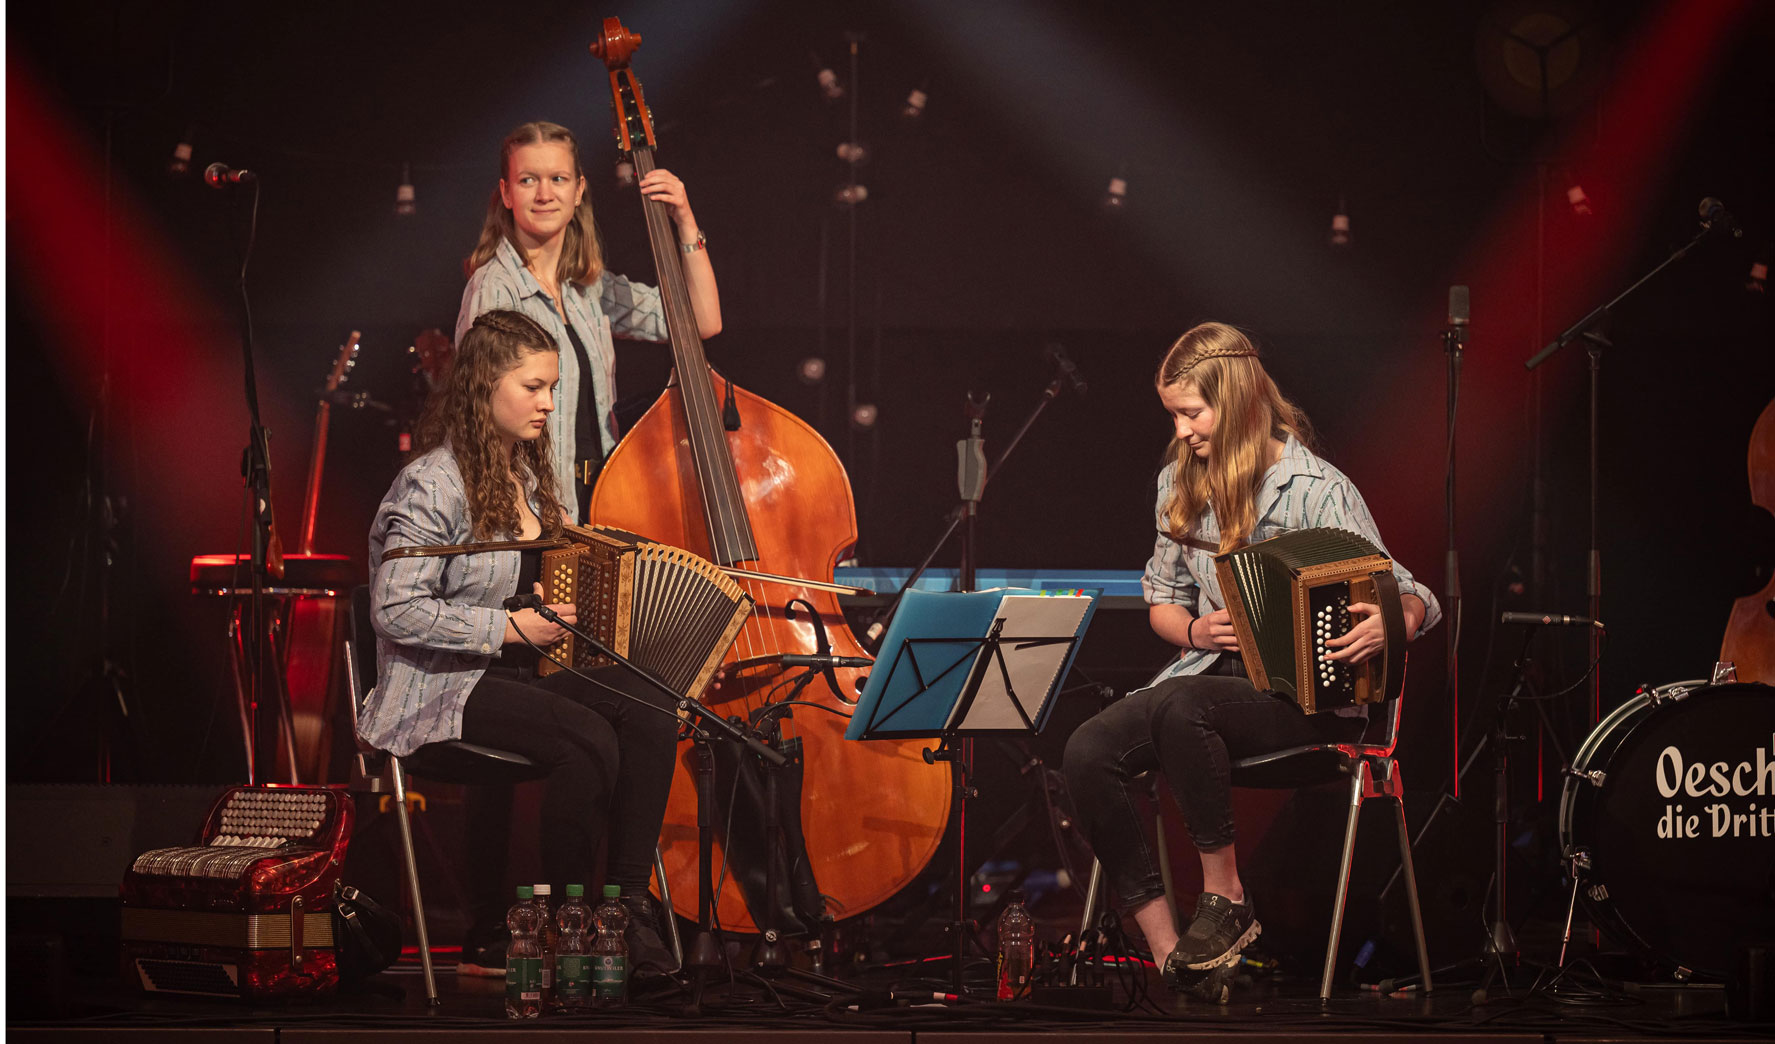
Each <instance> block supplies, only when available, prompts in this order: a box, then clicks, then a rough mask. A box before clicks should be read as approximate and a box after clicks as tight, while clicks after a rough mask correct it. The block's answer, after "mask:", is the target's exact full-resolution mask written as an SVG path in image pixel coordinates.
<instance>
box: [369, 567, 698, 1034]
mask: <svg viewBox="0 0 1775 1044" xmlns="http://www.w3.org/2000/svg"><path fill="white" fill-rule="evenodd" d="M369 601H370V599H369V588H368V587H365V586H359V587H357V588H354V589H353V590H352V592H351V605H350V608H349V617H348V619H349V623H350V626H349V627H348V628H347V634H346V638H345V676H346V681H347V684H349V685H350V686H351V699H352V709H353V712H354V713H353V715H352V721H353V724H354V725H355V723H356V721H357V719H358V717H359V715H360V714H361V712H362V711H363V704H364V700H365V698H366V697H368V696H369V694H370V689H371V688H372V687H374V685H375V684H376V677H375V661H374V660H369V661H368V668H367V670H366V669H364V668H363V667H361V666H360V663H359V658H358V654H359V651H360V643H362V642H364V641H365V639H366V636H370V635H373V634H374V631H373V630H372V629H371V627H370V620H369ZM369 647H370V648H373V647H374V644H373V639H371V643H370V646H369ZM366 675H367V676H366ZM440 758H442V759H445V760H447V761H448V764H447V765H438V764H435V762H437V761H438V760H439V759H440ZM415 763H416V764H415ZM353 770H354V771H353V777H354V778H353V780H352V789H353V790H359V791H364V792H368V793H372V794H382V793H388V794H389V795H390V796H391V797H393V798H394V807H395V820H396V821H397V822H398V823H399V824H400V833H401V859H402V867H403V871H404V876H405V877H406V879H407V896H408V899H409V900H410V901H411V902H412V904H413V923H414V925H415V926H416V927H417V929H418V935H419V965H420V968H421V970H422V971H423V973H424V976H425V999H426V1001H427V1003H428V1004H430V1005H433V1006H436V1005H437V1004H438V1003H439V1001H438V985H437V977H436V975H435V973H434V971H433V968H432V961H431V937H430V935H429V933H428V932H427V930H426V925H425V900H424V899H423V898H422V897H421V895H420V890H419V864H418V861H417V859H415V857H414V854H413V824H412V820H411V817H410V815H409V813H408V811H407V776H408V774H409V773H411V774H413V775H416V776H420V777H422V778H426V779H435V780H438V781H439V782H443V783H466V784H471V785H472V784H498V783H523V782H527V781H530V780H536V779H542V778H543V777H544V776H545V775H546V774H547V773H546V772H545V771H544V770H543V769H542V768H541V767H540V766H538V765H537V764H536V763H535V762H534V761H531V760H530V759H529V758H527V757H525V756H524V755H522V754H518V753H514V752H513V751H509V750H498V749H496V748H493V747H484V746H481V745H480V744H477V743H465V742H463V741H461V740H449V741H446V742H443V743H429V744H426V745H425V746H424V747H421V748H420V749H419V750H416V751H414V752H413V753H412V754H410V755H408V756H407V758H406V759H405V763H403V759H402V758H400V757H398V756H397V755H395V754H393V753H391V752H389V751H386V750H381V749H379V748H376V747H373V746H371V745H370V744H368V743H366V742H364V740H363V738H362V737H361V736H360V737H358V751H357V757H356V758H355V760H354V761H353ZM653 867H654V873H655V875H656V877H657V879H658V881H659V890H660V908H661V910H663V911H664V920H665V927H666V932H667V935H668V937H669V939H670V942H671V944H672V953H673V955H674V956H675V957H676V958H677V960H678V961H679V962H680V963H682V962H683V960H684V949H683V943H682V942H681V941H680V939H679V937H678V922H677V918H676V916H675V915H674V914H673V913H672V893H671V891H670V887H671V886H670V884H669V883H668V882H667V880H666V867H665V862H664V860H663V859H662V858H661V856H660V852H659V849H658V848H657V847H655V848H654V852H653Z"/></svg>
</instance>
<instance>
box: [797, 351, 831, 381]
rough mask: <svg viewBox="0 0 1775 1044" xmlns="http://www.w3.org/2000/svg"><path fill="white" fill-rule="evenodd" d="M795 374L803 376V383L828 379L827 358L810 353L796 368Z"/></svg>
mask: <svg viewBox="0 0 1775 1044" xmlns="http://www.w3.org/2000/svg"><path fill="white" fill-rule="evenodd" d="M795 375H796V376H797V377H799V378H801V383H802V384H818V383H820V382H821V381H823V380H825V379H826V360H824V359H822V358H820V357H819V356H817V355H810V356H808V357H807V358H805V359H803V360H801V365H800V366H797V367H796V368H795Z"/></svg>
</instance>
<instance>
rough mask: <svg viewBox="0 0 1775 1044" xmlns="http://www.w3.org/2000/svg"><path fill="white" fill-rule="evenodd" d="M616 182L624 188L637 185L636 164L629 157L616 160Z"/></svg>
mask: <svg viewBox="0 0 1775 1044" xmlns="http://www.w3.org/2000/svg"><path fill="white" fill-rule="evenodd" d="M616 183H617V185H618V186H620V187H622V188H634V187H635V164H634V163H632V162H630V161H629V160H627V159H619V160H617V161H616Z"/></svg>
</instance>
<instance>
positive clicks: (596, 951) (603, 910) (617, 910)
mask: <svg viewBox="0 0 1775 1044" xmlns="http://www.w3.org/2000/svg"><path fill="white" fill-rule="evenodd" d="M621 894H622V889H620V888H618V887H617V886H616V885H605V886H604V901H603V902H601V903H599V904H598V908H597V909H596V910H593V911H592V927H593V929H594V931H593V935H592V1006H593V1007H595V1008H617V1007H621V1006H622V1005H624V1004H626V1003H628V999H629V942H628V939H627V938H626V937H625V936H624V935H623V929H625V928H627V927H628V926H629V909H628V907H626V906H624V905H623V904H622V900H621V899H620V898H618V896H620V895H621Z"/></svg>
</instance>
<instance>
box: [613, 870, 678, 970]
mask: <svg viewBox="0 0 1775 1044" xmlns="http://www.w3.org/2000/svg"><path fill="white" fill-rule="evenodd" d="M622 904H623V905H624V906H626V907H628V910H629V926H628V927H627V928H626V929H624V930H623V939H624V940H625V941H626V942H627V943H628V944H629V981H630V982H632V983H634V984H635V985H637V986H645V985H647V984H649V983H651V982H653V981H655V980H661V979H666V978H668V977H669V976H671V975H674V974H676V973H677V971H678V958H676V957H674V956H672V948H671V947H670V946H667V945H666V941H665V939H663V938H661V937H660V934H659V918H660V916H662V914H661V913H660V912H659V906H658V904H657V903H655V902H654V901H653V897H652V896H651V895H648V894H647V893H645V892H643V893H641V894H639V895H625V896H623V897H622ZM663 916H666V917H670V916H672V915H671V913H670V912H669V911H667V912H665V913H664V914H663Z"/></svg>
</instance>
